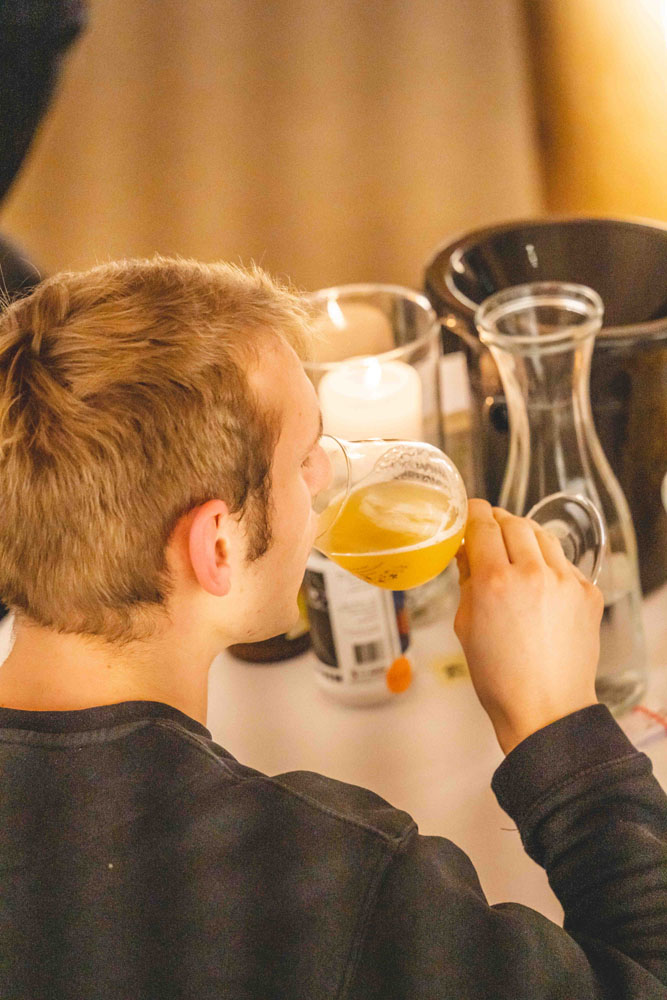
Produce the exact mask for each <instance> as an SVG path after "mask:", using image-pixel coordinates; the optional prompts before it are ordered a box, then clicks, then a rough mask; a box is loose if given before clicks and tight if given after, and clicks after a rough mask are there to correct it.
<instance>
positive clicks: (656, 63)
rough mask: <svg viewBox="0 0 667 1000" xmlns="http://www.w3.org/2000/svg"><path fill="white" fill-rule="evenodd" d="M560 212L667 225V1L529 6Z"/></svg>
mask: <svg viewBox="0 0 667 1000" xmlns="http://www.w3.org/2000/svg"><path fill="white" fill-rule="evenodd" d="M525 14H526V17H527V24H528V28H529V46H528V50H529V52H530V53H532V57H533V59H532V63H533V71H534V72H533V79H534V92H535V103H536V108H537V110H538V119H539V135H540V139H541V149H542V161H543V164H544V172H545V181H546V191H545V194H546V204H547V207H548V209H549V210H550V211H552V212H556V213H572V212H574V213H589V214H592V215H612V216H613V215H621V216H627V215H630V216H643V217H646V218H651V219H658V220H662V221H667V2H666V0H558V2H556V0H525Z"/></svg>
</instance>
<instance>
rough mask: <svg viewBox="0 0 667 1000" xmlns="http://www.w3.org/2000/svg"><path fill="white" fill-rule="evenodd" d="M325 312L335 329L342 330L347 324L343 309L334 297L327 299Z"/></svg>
mask: <svg viewBox="0 0 667 1000" xmlns="http://www.w3.org/2000/svg"><path fill="white" fill-rule="evenodd" d="M327 312H328V313H329V319H330V320H331V322H332V323H333V325H334V326H335V327H336V329H337V330H344V329H345V327H346V326H347V324H346V322H345V316H344V315H343V310H342V309H341V307H340V306H339V305H338V302H337V301H336V299H327Z"/></svg>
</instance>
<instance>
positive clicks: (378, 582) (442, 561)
mask: <svg viewBox="0 0 667 1000" xmlns="http://www.w3.org/2000/svg"><path fill="white" fill-rule="evenodd" d="M328 510H329V508H327V509H326V510H325V511H323V513H322V515H321V523H323V524H326V523H327V521H328V520H329V519H330V517H331V514H329V516H327V511H328ZM464 527H465V511H463V512H462V511H460V510H459V509H457V508H456V506H455V504H454V503H453V502H452V499H451V497H450V496H449V495H448V494H447V493H446V492H445V491H444V490H442V489H439V488H437V487H435V486H429V485H428V484H426V483H419V482H410V481H409V480H408V481H405V480H391V481H387V482H379V483H373V484H371V485H368V486H362V487H360V488H359V489H357V490H354V491H353V492H352V493H350V495H349V497H348V498H347V500H346V502H345V505H344V507H343V509H342V510H341V512H340V514H339V515H338V517H337V519H336V520H335V521H334V523H333V524H332V525H331V527H330V528H329V529H328V530H327V531H326V532H325V533H324V534H323V535H322V536H321V537H320V538H318V541H317V547H318V549H319V550H320V551H321V552H323V553H324V554H325V555H326V556H328V557H329V558H330V559H333V561H334V562H336V563H338V565H339V566H342V567H343V568H344V569H346V570H349V572H350V573H354V575H355V576H358V577H359V578H360V579H362V580H365V581H366V582H367V583H372V584H374V585H375V586H376V587H385V588H386V589H387V590H409V589H410V588H411V587H418V586H419V585H420V584H422V583H426V582H427V581H428V580H432V579H433V578H434V577H435V576H437V575H438V573H440V572H442V570H443V569H444V568H445V566H446V565H447V564H448V563H449V562H450V561H451V559H452V558H453V557H454V555H455V554H456V551H457V550H458V548H459V546H460V544H461V540H462V538H463V529H464Z"/></svg>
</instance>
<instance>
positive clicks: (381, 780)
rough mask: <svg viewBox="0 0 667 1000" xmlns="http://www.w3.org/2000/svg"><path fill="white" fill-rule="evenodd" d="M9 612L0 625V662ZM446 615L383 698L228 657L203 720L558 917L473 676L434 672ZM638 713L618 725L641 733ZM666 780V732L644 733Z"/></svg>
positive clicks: (653, 696) (302, 659)
mask: <svg viewBox="0 0 667 1000" xmlns="http://www.w3.org/2000/svg"><path fill="white" fill-rule="evenodd" d="M643 615H644V621H645V626H646V635H647V642H648V651H649V665H650V683H649V690H648V693H647V695H646V697H645V698H644V704H645V705H647V706H649V707H650V708H654V709H659V708H663V709H664V707H665V706H667V670H666V669H665V668H666V667H667V586H664V587H662V588H661V589H660V590H659V591H656V592H654V593H653V594H651V595H650V596H649V597H648V598H646V599H645V600H644V603H643ZM11 626H12V616H7V618H5V619H4V620H3V621H2V622H0V663H1V662H2V660H4V658H5V657H6V656H7V653H8V652H9V649H10V646H11ZM451 645H452V630H451V622H439V623H436V624H432V625H430V626H428V627H426V628H421V629H414V630H413V641H412V647H411V659H412V661H413V663H414V665H415V668H416V669H415V680H414V682H413V684H412V686H411V687H410V689H409V690H408V691H407V692H405V693H404V694H402V695H400V696H397V697H396V698H395V700H393V701H392V702H389V703H387V704H384V705H381V706H375V707H368V708H350V707H346V706H343V705H340V704H338V703H337V702H335V701H333V700H331V699H330V698H329V697H328V696H327V694H326V693H325V692H323V691H322V690H321V689H320V688H319V686H318V685H317V684H316V682H315V677H314V663H315V657H314V654H313V653H312V652H308V653H304V654H302V655H301V656H298V657H295V658H294V659H292V660H289V661H286V662H283V663H277V664H266V665H259V664H247V663H243V662H240V661H238V660H235V659H234V658H233V657H232V656H230V655H229V654H228V653H221V654H220V655H219V656H217V657H216V658H215V660H214V661H213V663H212V665H211V671H210V677H209V707H208V727H209V729H210V730H211V733H212V735H213V738H214V739H215V740H216V742H218V743H220V744H221V745H222V746H224V747H225V748H226V749H227V750H228V751H229V752H230V753H232V754H233V755H234V756H235V757H236V758H237V759H238V760H240V761H242V762H243V763H244V764H247V765H249V766H251V767H253V768H256V769H258V770H260V771H263V772H265V773H267V774H277V773H280V772H284V771H293V770H311V771H318V772H320V773H321V774H326V775H329V776H330V777H332V778H337V779H339V780H341V781H348V782H352V783H353V784H357V785H363V786H365V787H367V788H371V789H372V790H373V791H375V792H377V793H378V794H379V795H381V796H383V798H385V799H387V800H388V801H389V802H391V803H392V804H393V805H395V806H398V807H399V808H401V809H405V810H406V811H407V812H409V813H410V814H411V815H412V816H413V817H414V819H415V820H416V821H417V823H418V825H419V829H420V831H421V833H423V834H430V835H440V836H444V837H447V838H449V839H450V840H453V841H454V842H455V843H456V844H458V845H459V847H461V848H463V850H465V851H466V853H467V854H468V855H469V856H470V858H471V859H472V861H473V863H474V865H475V867H476V869H477V871H478V874H479V877H480V881H481V884H482V886H483V888H484V891H485V892H486V895H487V898H488V900H489V902H490V903H495V902H503V901H509V900H512V901H515V902H520V903H524V904H525V905H527V906H532V907H534V908H535V909H537V910H539V911H540V912H542V913H544V914H545V915H546V916H548V917H550V918H551V919H553V920H556V921H558V922H560V921H561V919H562V910H561V907H560V905H559V903H558V901H557V900H556V898H555V896H554V895H553V893H552V892H551V889H550V888H549V885H548V883H547V879H546V875H545V874H544V872H543V871H542V869H540V868H539V867H538V866H537V865H536V864H534V862H532V861H531V860H530V858H529V857H528V856H527V855H526V854H525V853H524V851H523V848H522V846H521V841H520V838H519V835H518V832H517V830H516V828H515V827H514V824H513V823H512V821H511V820H510V819H509V817H508V816H507V815H506V814H505V813H504V812H503V811H502V810H501V809H500V807H499V806H498V804H497V802H496V800H495V797H494V795H493V792H492V791H491V786H490V780H491V776H492V774H493V771H494V770H495V768H496V767H497V766H498V764H499V763H500V762H501V760H502V752H501V750H500V748H499V747H498V744H497V743H496V739H495V735H494V733H493V730H492V728H491V724H490V722H489V721H488V719H487V717H486V715H485V713H484V712H483V710H482V708H481V707H480V705H479V703H478V701H477V698H476V696H475V694H474V691H473V688H472V685H471V682H470V679H469V677H467V676H459V677H455V678H453V679H449V678H448V677H447V675H446V674H445V673H444V672H443V671H442V670H441V669H438V658H439V653H440V652H441V650H442V648H443V647H444V646H447V647H449V648H451ZM638 718H640V716H639V715H638V714H637V713H630V714H629V715H627V716H625V717H623V718H621V719H620V720H619V721H620V723H621V725H623V727H624V728H626V729H627V730H628V732H629V733H630V735H631V737H633V738H634V735H635V734H636V731H635V730H633V729H632V727H633V725H634V723H635V721H636V720H637V719H638ZM637 742H638V745H640V747H641V749H642V750H644V752H645V753H647V754H648V755H649V756H650V757H651V759H652V761H653V766H654V771H655V774H656V776H657V778H658V780H659V781H660V782H661V784H662V785H663V787H665V788H667V731H665V730H664V729H661V728H660V727H657V731H656V733H655V735H654V736H653V737H652V738H651V737H649V739H648V740H647V741H646V742H645V744H644V737H643V736H642V738H641V740H637Z"/></svg>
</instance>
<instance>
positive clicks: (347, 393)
mask: <svg viewBox="0 0 667 1000" xmlns="http://www.w3.org/2000/svg"><path fill="white" fill-rule="evenodd" d="M308 299H309V302H310V305H311V308H312V310H313V319H314V329H315V332H316V347H315V359H314V360H313V361H310V362H307V363H306V364H305V366H304V367H305V369H306V373H307V375H308V376H309V378H310V379H311V381H312V383H313V385H314V386H315V389H316V390H317V393H318V396H319V399H320V406H321V408H322V416H323V420H324V430H325V433H327V434H333V435H335V436H337V437H342V438H346V439H347V440H348V441H354V440H359V439H361V438H368V437H381V438H402V439H403V440H413V441H426V442H428V443H429V444H434V445H436V446H437V447H442V445H443V436H442V435H443V432H442V419H441V406H440V386H439V360H440V357H441V353H442V348H441V340H440V324H439V322H438V319H437V316H436V314H435V312H434V311H433V309H432V307H431V305H430V303H429V301H428V299H427V298H426V297H425V296H424V295H420V294H419V293H418V292H415V291H412V290H411V289H409V288H403V287H401V286H398V285H378V284H359V285H339V286H337V287H333V288H323V289H321V290H320V291H317V292H314V293H313V294H312V295H310V296H308Z"/></svg>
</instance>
